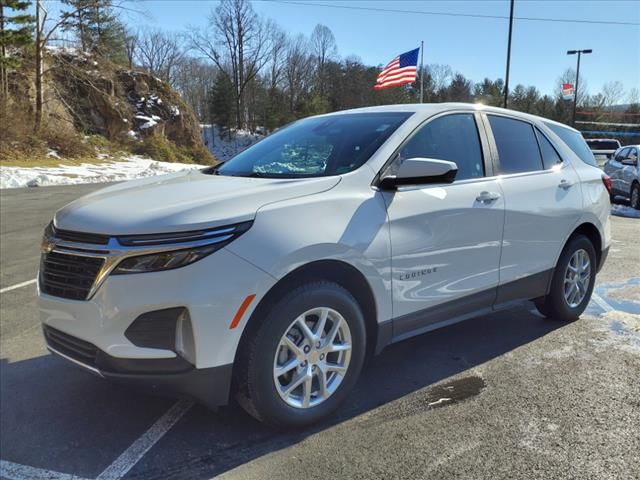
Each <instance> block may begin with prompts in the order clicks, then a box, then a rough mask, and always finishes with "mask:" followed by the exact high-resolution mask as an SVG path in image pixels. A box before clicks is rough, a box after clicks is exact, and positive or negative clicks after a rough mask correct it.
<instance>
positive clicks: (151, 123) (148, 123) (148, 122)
mask: <svg viewBox="0 0 640 480" xmlns="http://www.w3.org/2000/svg"><path fill="white" fill-rule="evenodd" d="M134 118H136V119H137V120H142V121H143V122H144V123H143V124H142V125H140V129H141V130H145V129H147V128H152V127H155V126H156V125H157V124H158V120H160V117H158V116H157V115H151V116H150V117H147V116H146V115H136V116H135V117H134Z"/></svg>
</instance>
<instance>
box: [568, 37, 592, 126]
mask: <svg viewBox="0 0 640 480" xmlns="http://www.w3.org/2000/svg"><path fill="white" fill-rule="evenodd" d="M591 52H593V50H591V49H590V48H589V49H587V50H567V55H575V54H576V53H577V54H578V65H577V67H576V86H575V88H574V90H573V117H572V120H571V125H572V126H573V128H575V127H576V107H577V106H578V83H579V82H580V56H581V55H582V54H583V53H584V54H585V55H586V54H589V53H591Z"/></svg>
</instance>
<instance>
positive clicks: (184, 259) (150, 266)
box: [112, 222, 252, 275]
mask: <svg viewBox="0 0 640 480" xmlns="http://www.w3.org/2000/svg"><path fill="white" fill-rule="evenodd" d="M251 224H252V222H243V223H237V224H235V225H227V226H224V227H218V228H214V229H210V230H198V231H190V232H176V233H166V234H151V235H130V236H126V237H117V241H118V243H119V244H120V245H122V246H123V247H134V249H132V250H130V251H129V252H128V254H127V256H126V258H124V259H123V260H122V261H121V262H120V263H118V265H117V266H116V267H115V269H114V270H113V272H112V273H113V275H122V274H126V273H144V272H159V271H162V270H172V269H174V268H180V267H184V266H186V265H189V264H191V263H193V262H197V261H198V260H200V259H202V258H204V257H206V256H207V255H211V254H212V253H213V252H215V251H217V250H220V249H221V248H223V247H224V246H226V245H228V244H229V243H231V242H232V241H233V240H235V239H236V238H238V237H239V236H240V235H242V234H243V233H244V232H246V231H247V230H248V229H249V228H250V227H251ZM136 250H140V254H139V255H135V253H134V252H135V251H136ZM150 250H151V251H150Z"/></svg>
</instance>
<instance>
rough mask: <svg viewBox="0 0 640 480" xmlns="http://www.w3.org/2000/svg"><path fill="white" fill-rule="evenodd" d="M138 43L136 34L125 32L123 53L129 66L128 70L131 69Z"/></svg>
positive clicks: (129, 31)
mask: <svg viewBox="0 0 640 480" xmlns="http://www.w3.org/2000/svg"><path fill="white" fill-rule="evenodd" d="M138 41H139V34H138V32H134V31H131V30H128V29H127V30H126V31H125V37H124V51H125V53H126V55H127V62H128V64H129V69H130V70H131V69H133V62H134V60H135V58H136V54H137V50H138Z"/></svg>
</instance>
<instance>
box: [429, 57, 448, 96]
mask: <svg viewBox="0 0 640 480" xmlns="http://www.w3.org/2000/svg"><path fill="white" fill-rule="evenodd" d="M427 73H428V75H429V76H430V77H431V82H432V83H433V90H434V92H436V93H440V92H442V91H443V90H444V89H445V88H447V87H448V86H449V84H450V83H451V80H452V79H453V70H452V69H451V67H450V66H449V65H442V64H439V63H432V64H430V65H428V66H427Z"/></svg>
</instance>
